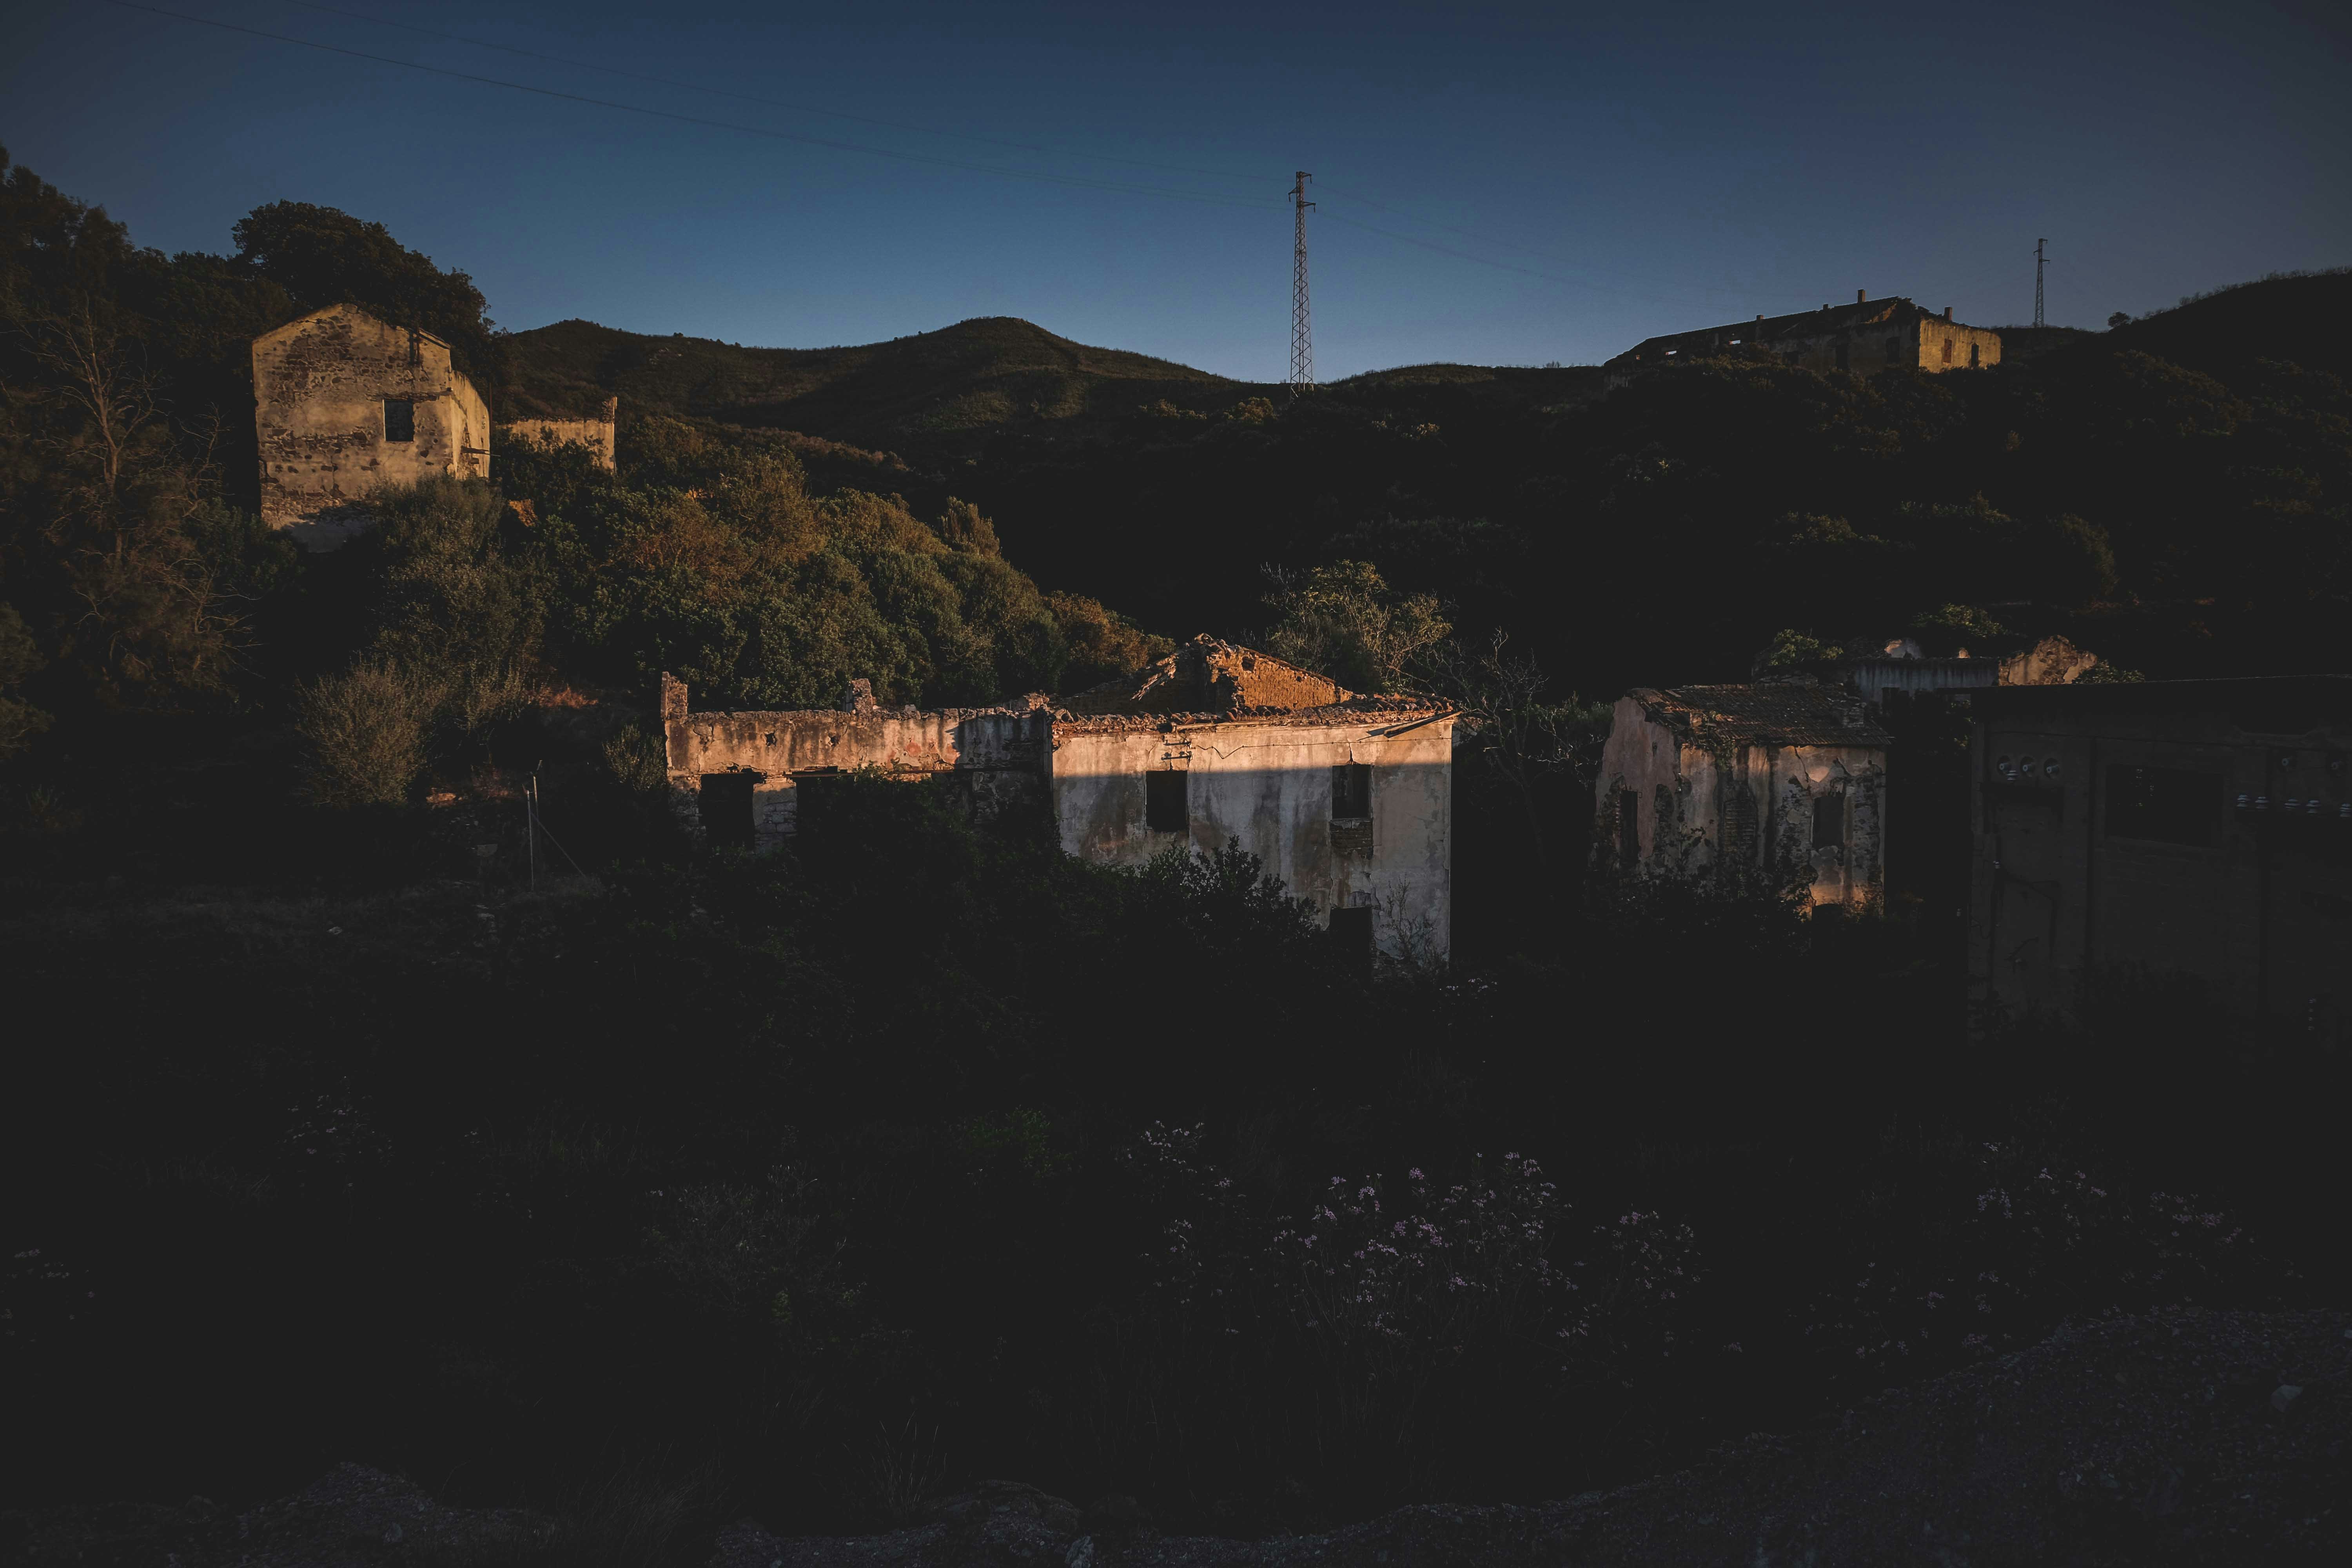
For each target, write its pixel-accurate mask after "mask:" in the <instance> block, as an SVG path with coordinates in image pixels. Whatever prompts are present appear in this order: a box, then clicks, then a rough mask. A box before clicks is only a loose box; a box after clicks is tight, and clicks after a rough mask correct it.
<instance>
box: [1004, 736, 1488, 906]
mask: <svg viewBox="0 0 2352 1568" xmlns="http://www.w3.org/2000/svg"><path fill="white" fill-rule="evenodd" d="M1453 737H1454V720H1453V717H1452V716H1451V715H1450V714H1447V715H1431V714H1426V713H1423V714H1418V715H1412V714H1407V715H1400V716H1395V717H1388V716H1381V715H1366V716H1365V718H1364V719H1363V720H1361V721H1356V722H1348V721H1345V720H1342V719H1339V718H1336V717H1328V716H1315V717H1309V718H1306V719H1292V718H1286V717H1279V716H1272V717H1265V718H1255V717H1245V718H1236V719H1230V720H1220V719H1212V718H1195V719H1193V720H1192V721H1183V720H1154V719H1149V718H1143V717H1126V718H1097V719H1078V720H1063V721H1058V722H1057V723H1055V726H1054V750H1053V755H1052V760H1051V763H1049V769H1050V776H1051V787H1052V794H1053V802H1054V809H1055V815H1056V816H1057V817H1058V818H1059V820H1060V823H1061V833H1062V847H1063V848H1064V849H1066V850H1067V851H1068V852H1069V853H1071V854H1073V855H1080V856H1084V857H1085V858H1087V859H1089V860H1096V861H1101V862H1105V863H1108V864H1110V865H1120V866H1139V865H1142V864H1143V863H1145V862H1146V861H1148V860H1150V858H1151V857H1152V856H1154V855H1156V854H1158V853H1160V851H1161V850H1163V849H1166V848H1168V847H1171V845H1173V846H1178V847H1184V848H1188V849H1192V850H1194V851H1197V852H1199V853H1202V854H1208V853H1210V852H1212V851H1214V850H1217V849H1222V848H1223V847H1225V845H1226V843H1227V842H1228V841H1229V840H1234V839H1238V840H1239V841H1240V842H1241V844H1242V846H1243V847H1244V848H1246V849H1248V850H1249V851H1250V852H1251V853H1253V854H1255V855H1256V856H1257V857H1258V858H1260V859H1261V860H1263V861H1264V862H1265V868H1266V870H1267V871H1268V872H1269V873H1271V874H1272V875H1274V876H1276V877H1279V878H1281V879H1282V880H1283V881H1284V882H1285V884H1286V885H1287V887H1288V889H1289V890H1290V892H1291V894H1292V895H1293V896H1294V897H1297V898H1304V899H1308V900H1313V901H1314V903H1315V904H1316V905H1317V906H1318V908H1320V909H1322V910H1326V911H1328V910H1335V909H1361V908H1370V909H1372V910H1375V917H1374V936H1375V940H1376V941H1377V942H1379V943H1380V944H1381V947H1382V948H1383V949H1384V950H1386V951H1388V952H1399V951H1401V950H1402V949H1404V948H1407V947H1409V946H1412V945H1414V944H1421V945H1423V946H1424V948H1425V949H1426V950H1428V951H1433V952H1443V951H1444V949H1445V948H1446V947H1447V945H1448V944H1449V943H1450V942H1451V940H1452V930H1453V885H1454V873H1453V865H1454V861H1453V834H1454V793H1453V749H1454V738H1453ZM1344 763H1360V764H1363V765H1364V766H1366V767H1369V768H1370V770H1371V774H1370V778H1371V820H1370V825H1369V826H1370V832H1369V833H1366V832H1365V831H1364V827H1363V825H1361V824H1360V823H1359V822H1358V821H1357V820H1356V819H1353V818H1350V819H1346V820H1344V821H1342V822H1339V823H1337V824H1335V823H1334V821H1333V818H1332V815H1331V811H1332V804H1333V803H1332V779H1331V770H1332V768H1333V767H1334V766H1336V765H1339V764H1344ZM1163 770H1172V771H1181V772H1182V773H1186V774H1187V775H1188V776H1187V780H1186V785H1185V798H1186V808H1187V816H1188V818H1189V820H1188V823H1187V826H1186V827H1185V829H1184V831H1183V832H1182V833H1181V834H1178V833H1161V832H1154V831H1152V830H1151V829H1150V827H1149V826H1148V825H1147V823H1146V819H1145V801H1146V785H1145V776H1146V775H1147V774H1149V773H1156V772H1160V771H1163Z"/></svg>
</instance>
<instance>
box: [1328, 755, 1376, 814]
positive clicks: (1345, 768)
mask: <svg viewBox="0 0 2352 1568" xmlns="http://www.w3.org/2000/svg"><path fill="white" fill-rule="evenodd" d="M1371 815H1372V770H1371V768H1370V766H1369V765H1368V764H1366V763H1339V764H1338V765H1337V766H1335V767H1333V768H1332V770H1331V820H1332V821H1334V822H1341V821H1349V822H1360V821H1362V820H1364V819H1365V818H1367V817H1369V816H1371Z"/></svg>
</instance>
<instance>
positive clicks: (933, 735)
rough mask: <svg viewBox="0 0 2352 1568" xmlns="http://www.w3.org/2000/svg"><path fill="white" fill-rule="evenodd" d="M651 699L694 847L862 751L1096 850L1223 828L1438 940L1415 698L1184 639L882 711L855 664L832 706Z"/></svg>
mask: <svg viewBox="0 0 2352 1568" xmlns="http://www.w3.org/2000/svg"><path fill="white" fill-rule="evenodd" d="M661 702H662V720H663V728H664V731H665V733H666V735H667V755H668V767H669V778H670V785H671V789H672V792H673V798H674V800H675V801H676V802H677V806H678V809H679V812H680V815H681V816H682V817H683V818H684V819H685V820H686V821H687V822H688V824H689V825H690V826H693V828H694V829H695V830H696V831H698V832H700V833H702V834H704V835H706V836H707V837H709V839H710V841H712V842H714V843H728V844H733V845H737V846H740V847H744V848H749V849H765V848H771V847H775V846H776V845H779V844H781V843H782V842H783V841H784V840H785V839H787V838H789V837H793V835H794V834H796V833H799V832H801V831H803V829H804V827H805V828H812V829H813V830H815V831H822V828H821V826H814V823H817V822H821V819H822V813H823V806H822V804H821V803H822V801H823V798H824V795H823V786H824V784H825V782H826V781H828V780H832V779H835V778H838V777H839V776H841V775H843V774H845V773H854V772H856V770H858V769H861V768H873V769H877V770H878V771H880V772H881V773H886V774H888V775H890V776H892V777H897V778H905V779H925V778H945V779H950V780H952V781H953V782H954V784H956V785H957V786H958V787H959V788H960V789H961V790H962V791H964V792H966V793H967V795H968V798H970V799H971V802H972V803H973V805H974V806H975V808H977V809H982V810H984V809H987V808H988V807H989V806H990V805H992V804H996V803H1002V802H1007V801H1013V800H1019V799H1028V800H1042V801H1043V802H1045V804H1046V805H1049V806H1050V808H1051V810H1052V812H1053V814H1054V816H1055V820H1056V822H1057V823H1058V825H1059V832H1060V835H1061V841H1062V847H1063V848H1064V849H1065V850H1066V851H1067V852H1068V853H1070V854H1072V855H1078V856H1083V857H1084V858H1087V859H1089V860H1094V861H1097V862H1100V863H1103V864H1106V865H1114V866H1140V865H1142V864H1143V863H1145V862H1146V861H1148V860H1150V858H1152V857H1153V856H1154V855H1156V854H1159V853H1160V852H1161V851H1163V850H1166V849H1168V848H1170V847H1181V848H1187V849H1192V850H1196V851H1200V852H1202V853H1206V852H1208V851H1210V850H1213V849H1219V848H1222V847H1224V846H1225V844H1226V843H1228V842H1229V841H1236V840H1237V841H1238V842H1239V843H1240V844H1241V846H1242V847H1243V848H1244V849H1246V850H1248V851H1249V852H1250V853H1252V854H1254V855H1255V856H1257V857H1258V858H1260V859H1261V860H1263V861H1264V862H1265V868H1266V869H1267V871H1268V872H1269V873H1271V874H1272V875H1274V876H1276V877H1279V878H1281V879H1282V880H1283V881H1284V882H1285V883H1286V885H1287V886H1288V888H1289V890H1290V892H1291V893H1292V895H1293V896H1295V897H1300V898H1305V899H1307V900H1312V901H1313V902H1314V904H1315V905H1316V907H1317V908H1318V909H1319V910H1322V911H1324V914H1325V916H1326V918H1327V919H1328V921H1329V922H1330V923H1331V925H1332V927H1333V928H1334V930H1335V931H1339V933H1341V934H1342V936H1343V937H1345V938H1346V939H1347V940H1349V941H1350V942H1355V943H1360V944H1362V945H1363V946H1366V947H1370V946H1373V945H1377V946H1379V947H1381V949H1383V950H1384V951H1388V952H1402V951H1404V950H1406V949H1418V950H1420V951H1423V952H1444V950H1445V948H1446V947H1447V945H1448V944H1449V942H1450V938H1451V931H1452V922H1453V732H1454V713H1453V711H1452V710H1450V709H1446V708H1444V707H1442V706H1439V705H1436V704H1433V703H1430V702H1426V701H1423V700H1420V699H1417V698H1409V697H1387V696H1363V695H1359V694H1356V693H1353V692H1349V691H1348V690H1346V689H1343V688H1341V687H1340V686H1339V685H1338V684H1337V683H1335V682H1333V681H1330V680H1328V679H1324V678H1323V677H1321V676H1318V675H1315V674H1313V673H1311V672H1309V671H1307V670H1304V669H1300V668H1297V667H1296V666H1294V665H1289V664H1286V663H1284V662H1283V661H1281V660H1280V659H1276V658H1271V657H1269V656H1268V655H1265V654H1262V653H1258V652H1256V651H1255V650H1254V649H1250V648H1245V647H1236V646H1235V645H1234V644H1231V643H1226V642H1221V641H1218V640H1217V639H1215V638H1213V637H1196V638H1194V639H1193V640H1192V642H1190V643H1187V644H1185V645H1184V646H1182V647H1179V648H1178V649H1177V650H1176V651H1175V652H1174V653H1173V654H1171V655H1170V656H1169V657H1168V658H1163V659H1160V660H1159V661H1157V662H1156V663H1153V664H1150V665H1147V666H1145V667H1144V668H1141V669H1139V670H1137V671H1135V672H1134V673H1133V674H1132V675H1130V676H1127V677H1123V678H1121V679H1118V680H1114V681H1109V682H1107V683H1105V684H1103V685H1101V686H1097V687H1095V688H1092V689H1088V690H1086V691H1083V692H1079V693H1076V694H1075V695H1073V696H1071V697H1068V698H1066V699H1064V700H1061V701H1059V702H1055V701H1053V700H1049V699H1047V698H1046V697H1045V696H1044V695H1043V694H1037V695H1034V696H1032V697H1030V698H1027V699H1025V700H1023V701H1022V702H1019V703H1016V704H1012V705H1008V706H1000V707H994V708H971V709H945V710H930V711H921V710H916V709H913V708H911V707H909V708H903V709H898V710H885V709H882V708H879V707H877V706H876V704H875V702H874V700H873V698H872V695H871V693H870V691H869V690H867V689H866V683H865V682H863V681H859V682H855V683H853V685H852V687H851V691H850V695H849V698H848V699H847V700H846V701H845V703H844V705H843V707H842V709H841V710H836V711H797V712H773V713H721V712H699V713H698V712H695V711H693V710H692V709H691V708H690V707H689V706H688V693H687V689H686V688H685V687H684V686H683V685H682V684H680V683H679V682H677V680H675V679H672V678H670V677H668V676H667V675H666V676H664V677H663V678H662V695H661ZM812 786H815V787H814V790H813V789H812ZM812 814H813V815H812Z"/></svg>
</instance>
